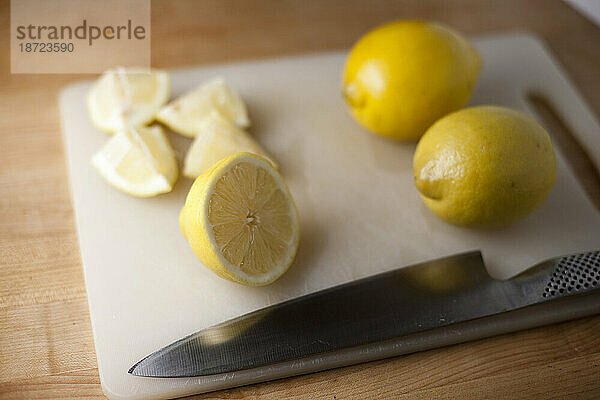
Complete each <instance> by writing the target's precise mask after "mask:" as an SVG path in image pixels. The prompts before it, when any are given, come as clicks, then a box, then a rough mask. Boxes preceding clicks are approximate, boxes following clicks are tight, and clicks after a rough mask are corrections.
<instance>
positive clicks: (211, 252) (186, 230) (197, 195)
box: [179, 153, 300, 286]
mask: <svg viewBox="0 0 600 400" xmlns="http://www.w3.org/2000/svg"><path fill="white" fill-rule="evenodd" d="M249 159H255V160H256V163H257V164H258V165H259V166H260V167H262V168H264V169H271V170H272V173H273V174H278V173H277V171H276V170H275V169H274V168H273V165H272V164H271V163H270V162H269V161H268V160H267V159H265V158H263V157H261V156H259V155H256V154H252V153H236V154H233V155H231V156H229V157H226V158H223V159H222V160H220V161H218V162H217V163H216V164H214V165H213V166H212V167H211V168H209V169H208V170H206V171H205V172H204V173H203V174H202V175H200V176H199V177H198V178H196V180H195V181H194V183H193V185H192V187H191V188H190V191H189V192H188V195H187V198H186V201H185V205H184V206H183V208H182V209H181V212H180V214H179V224H180V227H181V230H182V232H183V235H184V236H185V237H186V239H187V240H188V242H189V244H190V246H191V248H192V250H193V252H194V254H195V255H196V257H197V258H198V259H199V260H200V261H201V262H202V264H203V265H205V266H206V267H208V268H209V269H210V270H212V271H213V272H214V273H215V274H217V275H218V276H220V277H222V278H225V279H228V280H230V281H233V282H237V283H241V284H244V285H248V286H263V285H267V284H269V283H272V282H274V281H275V280H277V279H278V278H279V277H280V276H281V275H283V273H285V272H286V271H287V269H288V268H289V267H290V265H291V264H292V262H293V259H294V256H295V254H296V251H297V249H298V242H299V230H300V227H299V219H298V211H297V208H296V205H295V203H294V202H293V199H292V198H291V195H290V194H289V189H288V188H287V186H286V185H285V183H284V182H283V180H282V181H281V182H282V184H281V189H283V190H285V192H286V193H287V196H288V199H289V205H290V208H291V209H290V210H289V211H290V217H291V226H290V229H291V230H292V231H294V234H293V238H292V240H291V243H290V245H289V257H288V258H287V259H286V260H285V261H283V264H282V265H278V266H277V270H275V271H266V272H265V273H264V274H263V275H262V276H255V277H252V276H248V275H245V274H243V273H240V271H239V270H237V269H235V268H231V265H228V262H227V260H225V259H224V257H223V255H222V253H221V250H220V249H219V248H218V245H217V243H216V242H215V238H214V234H213V233H211V232H212V229H211V225H210V218H209V215H208V214H209V209H210V202H211V195H212V194H213V191H214V190H215V186H216V185H217V181H218V180H219V178H220V177H221V176H222V175H223V174H224V173H226V171H227V170H229V169H230V168H231V166H232V165H234V164H235V163H237V162H238V161H240V160H242V161H244V160H245V161H246V162H248V160H249ZM280 179H282V178H280ZM256 195H257V196H258V192H256Z"/></svg>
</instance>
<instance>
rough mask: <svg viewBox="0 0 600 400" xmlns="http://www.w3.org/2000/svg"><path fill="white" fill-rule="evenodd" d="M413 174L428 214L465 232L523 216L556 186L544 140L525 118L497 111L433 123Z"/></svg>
mask: <svg viewBox="0 0 600 400" xmlns="http://www.w3.org/2000/svg"><path fill="white" fill-rule="evenodd" d="M413 167H414V176H415V185H416V186H417V189H418V190H419V192H420V193H421V198H422V199H423V201H424V202H425V204H426V205H427V207H429V209H430V210H431V211H433V212H434V213H435V214H436V215H437V216H439V217H440V218H442V219H444V220H446V221H448V222H450V223H453V224H456V225H465V226H501V225H506V224H509V223H511V222H514V221H516V220H519V219H521V218H523V217H525V216H527V215H528V214H530V213H531V212H533V211H534V210H535V209H536V208H538V207H539V206H540V205H541V204H543V202H544V201H545V199H546V197H547V196H548V194H549V192H550V190H551V189H552V187H553V185H554V181H555V179H556V161H555V158H554V149H553V146H552V142H551V141H550V136H549V135H548V133H547V132H546V131H545V130H544V129H543V128H542V127H541V126H540V125H539V124H538V123H537V122H536V121H535V120H533V119H532V118H530V117H528V116H527V115H525V114H523V113H521V112H519V111H515V110H511V109H508V108H504V107H497V106H480V107H472V108H466V109H463V110H460V111H456V112H454V113H452V114H450V115H447V116H445V117H444V118H442V119H440V120H439V121H437V122H436V123H435V124H434V125H433V126H432V127H431V128H429V129H428V130H427V132H426V133H425V135H423V137H422V138H421V140H420V141H419V144H418V145H417V149H416V152H415V155H414V160H413Z"/></svg>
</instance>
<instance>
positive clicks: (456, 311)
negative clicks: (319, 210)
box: [129, 251, 600, 377]
mask: <svg viewBox="0 0 600 400" xmlns="http://www.w3.org/2000/svg"><path fill="white" fill-rule="evenodd" d="M599 288H600V251H591V252H587V253H579V254H573V255H568V256H564V257H559V258H554V259H550V260H547V261H544V262H542V263H539V264H537V265H535V266H533V267H531V268H529V269H528V270H526V271H525V272H523V273H521V274H519V275H517V276H516V277H514V278H512V279H510V280H505V281H500V280H496V279H493V278H492V277H491V276H489V275H488V273H487V270H486V268H485V265H484V262H483V259H482V256H481V253H480V252H479V251H475V252H470V253H465V254H458V255H454V256H450V257H446V258H442V259H437V260H432V261H427V262H424V263H421V264H417V265H413V266H409V267H404V268H399V269H396V270H392V271H389V272H385V273H382V274H378V275H375V276H371V277H368V278H364V279H360V280H357V281H353V282H349V283H346V284H343V285H339V286H335V287H332V288H329V289H325V290H322V291H319V292H316V293H312V294H308V295H305V296H302V297H299V298H296V299H292V300H289V301H286V302H283V303H280V304H276V305H273V306H269V307H266V308H263V309H260V310H257V311H254V312H251V313H249V314H246V315H243V316H241V317H238V318H235V319H232V320H229V321H226V322H223V323H221V324H218V325H215V326H212V327H209V328H206V329H203V330H201V331H198V332H196V333H194V334H191V335H189V336H187V337H185V338H183V339H180V340H178V341H176V342H174V343H172V344H170V345H168V346H166V347H163V348H162V349H160V350H157V351H156V352H154V353H152V354H150V355H149V356H147V357H145V358H144V359H142V360H141V361H139V362H138V363H136V364H135V365H134V366H133V367H131V369H130V370H129V373H130V374H133V375H138V376H147V377H194V376H206V375H215V374H223V373H229V372H234V371H241V370H247V369H252V368H256V367H261V366H266V365H272V364H281V363H284V362H289V361H295V360H296V361H297V360H309V359H310V358H311V357H313V360H315V357H316V360H317V361H316V362H315V361H313V363H316V364H320V365H317V368H312V369H311V368H310V367H308V369H307V371H312V370H318V369H324V368H325V367H328V368H329V367H334V366H340V365H348V364H350V363H353V362H357V361H356V360H359V361H366V360H371V359H375V358H373V356H375V357H377V355H379V358H383V357H389V356H393V355H397V354H405V353H407V352H411V351H419V350H425V349H428V348H433V347H438V346H443V345H447V344H451V343H459V342H461V341H466V340H474V339H477V338H481V337H487V336H492V335H493V334H500V333H505V332H508V331H511V330H517V329H525V328H528V327H533V326H539V325H541V324H544V323H553V322H558V321H560V320H566V319H569V318H576V317H581V316H584V315H590V314H593V313H598V312H600V296H599V295H600V290H598V289H599ZM592 293H593V296H591V294H592ZM574 296H575V297H580V298H581V300H579V299H578V301H574V300H573V299H567V298H571V297H574ZM546 303H547V304H546ZM542 305H544V308H541V307H539V306H542ZM554 305H555V306H556V307H554V308H555V309H552V308H549V307H551V306H554ZM536 307H537V308H536ZM528 310H531V311H532V312H528ZM517 311H519V312H517ZM386 346H387V347H386ZM368 348H370V349H371V350H369V351H365V350H364V349H368ZM361 349H362V350H361ZM373 349H375V350H373ZM386 349H387V350H386ZM336 352H342V353H344V354H346V357H345V358H344V357H342V358H340V357H338V358H337V360H333V359H331V357H330V356H331V355H332V354H335V353H336ZM352 352H354V353H355V357H354V358H352V357H349V356H348V355H349V354H351V353H352ZM361 355H362V358H361ZM328 357H329V358H328ZM327 359H329V360H330V361H331V362H326V360H327ZM332 360H333V361H332ZM344 360H345V361H344ZM353 360H354V361H353ZM299 365H300V364H299ZM303 368H306V366H304V367H303ZM300 369H302V368H300ZM300 369H297V371H296V373H302V372H298V371H300Z"/></svg>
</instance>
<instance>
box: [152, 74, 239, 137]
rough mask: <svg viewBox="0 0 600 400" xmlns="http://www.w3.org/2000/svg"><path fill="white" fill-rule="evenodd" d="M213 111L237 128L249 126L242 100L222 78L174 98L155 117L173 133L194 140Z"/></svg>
mask: <svg viewBox="0 0 600 400" xmlns="http://www.w3.org/2000/svg"><path fill="white" fill-rule="evenodd" d="M215 110H216V111H217V112H219V113H221V115H222V116H223V117H225V118H227V119H228V120H229V121H231V122H232V123H234V124H235V125H237V126H239V127H240V128H245V127H248V126H249V125H250V120H249V119H248V111H247V110H246V105H245V104H244V101H243V100H242V98H241V97H240V95H239V94H238V93H237V92H236V91H235V90H234V89H233V88H232V87H230V86H229V85H228V84H227V83H226V82H225V80H224V79H223V78H215V79H213V80H211V81H209V82H207V83H205V84H203V85H202V86H200V87H198V88H196V89H194V90H192V91H190V92H188V93H186V94H184V95H183V96H181V97H179V98H177V99H176V100H174V101H172V102H171V103H169V104H168V105H167V106H165V107H163V108H162V109H161V110H160V111H159V112H158V114H157V115H156V118H157V119H158V120H159V121H160V122H162V123H163V124H165V125H167V126H168V127H169V128H171V129H172V130H174V131H175V132H177V133H180V134H182V135H184V136H188V137H196V136H197V135H198V133H199V132H200V130H201V129H202V127H203V125H204V124H206V122H207V117H208V116H209V115H210V114H211V113H212V112H213V111H215Z"/></svg>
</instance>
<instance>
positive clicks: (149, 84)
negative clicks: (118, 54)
mask: <svg viewBox="0 0 600 400" xmlns="http://www.w3.org/2000/svg"><path fill="white" fill-rule="evenodd" d="M169 92H170V82H169V74H167V73H166V72H164V71H159V70H148V69H124V68H118V69H114V70H110V71H107V72H105V73H104V74H103V75H102V76H101V77H100V78H99V79H98V81H97V82H96V83H95V84H94V86H93V87H92V89H91V90H90V93H89V94H88V99H87V100H88V111H89V114H90V118H91V120H92V123H93V124H94V126H95V127H96V128H97V129H99V130H101V131H103V132H106V133H114V132H116V131H118V130H122V129H126V128H135V127H138V126H143V125H147V124H149V123H150V122H152V121H153V120H154V117H155V115H156V112H157V111H158V109H159V108H160V107H162V106H163V105H164V104H165V103H166V102H167V101H168V100H169Z"/></svg>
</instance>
